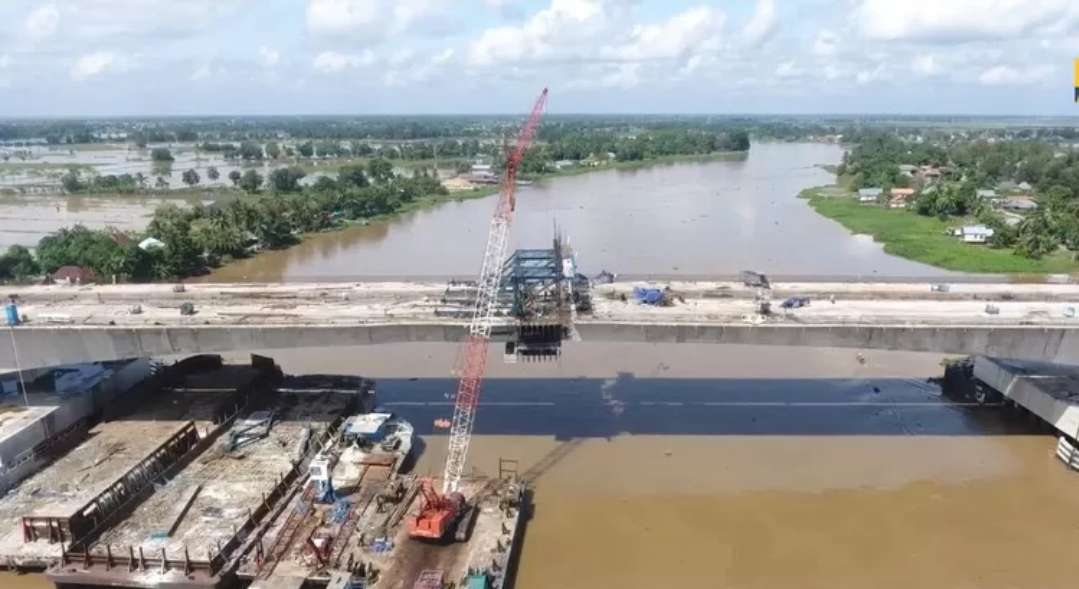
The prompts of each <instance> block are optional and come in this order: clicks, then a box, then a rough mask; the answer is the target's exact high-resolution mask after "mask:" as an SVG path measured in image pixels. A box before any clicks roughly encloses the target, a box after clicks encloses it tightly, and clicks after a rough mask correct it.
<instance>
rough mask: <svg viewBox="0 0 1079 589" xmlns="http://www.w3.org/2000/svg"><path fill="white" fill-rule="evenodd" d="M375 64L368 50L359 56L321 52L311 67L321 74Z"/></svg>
mask: <svg viewBox="0 0 1079 589" xmlns="http://www.w3.org/2000/svg"><path fill="white" fill-rule="evenodd" d="M374 62H375V54H374V53H372V52H371V51H370V50H367V51H363V52H361V53H359V54H348V53H338V52H336V51H323V52H322V53H319V54H318V55H316V56H315V59H314V61H313V62H312V63H311V65H312V66H313V67H314V68H315V70H316V71H318V72H321V73H323V74H333V73H337V72H341V71H343V70H345V69H347V68H356V67H362V66H365V65H371V64H372V63H374Z"/></svg>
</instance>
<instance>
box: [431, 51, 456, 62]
mask: <svg viewBox="0 0 1079 589" xmlns="http://www.w3.org/2000/svg"><path fill="white" fill-rule="evenodd" d="M454 54H455V51H454V50H453V49H444V50H442V51H440V52H438V53H436V54H435V56H434V57H432V58H431V63H432V64H433V65H445V64H446V63H449V61H450V60H451V59H453V56H454Z"/></svg>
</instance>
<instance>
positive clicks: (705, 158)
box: [522, 151, 749, 180]
mask: <svg viewBox="0 0 1079 589" xmlns="http://www.w3.org/2000/svg"><path fill="white" fill-rule="evenodd" d="M748 155H749V152H748V151H717V152H714V153H705V154H684V155H664V156H660V157H657V158H652V159H648V160H632V161H623V162H619V161H614V162H608V163H606V164H603V165H601V166H575V167H573V168H565V169H562V170H556V171H553V172H547V173H544V174H538V175H527V174H526V175H522V178H526V179H528V180H543V179H546V178H562V177H565V176H579V175H581V174H588V173H590V172H602V171H604V170H639V169H641V168H648V167H652V166H657V165H662V164H680V163H692V162H711V161H717V160H731V159H739V158H745V157H747V156H748Z"/></svg>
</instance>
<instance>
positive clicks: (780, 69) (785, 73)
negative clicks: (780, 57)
mask: <svg viewBox="0 0 1079 589" xmlns="http://www.w3.org/2000/svg"><path fill="white" fill-rule="evenodd" d="M803 73H804V71H803V70H802V68H800V67H798V64H796V63H794V62H793V61H784V62H783V63H781V64H779V65H778V66H776V77H778V78H782V79H789V78H797V77H798V76H801V75H802V74H803Z"/></svg>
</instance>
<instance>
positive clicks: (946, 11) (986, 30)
mask: <svg viewBox="0 0 1079 589" xmlns="http://www.w3.org/2000/svg"><path fill="white" fill-rule="evenodd" d="M854 16H855V21H856V22H857V24H858V25H859V27H860V29H861V31H862V34H863V35H864V36H866V37H867V38H870V39H878V40H926V41H956V40H971V39H994V38H1007V37H1018V36H1021V35H1027V34H1030V33H1032V32H1033V31H1036V30H1038V29H1042V28H1046V27H1049V26H1053V27H1057V28H1059V27H1061V26H1073V25H1074V24H1075V23H1076V19H1077V18H1079V11H1077V10H1076V8H1075V6H1074V2H1073V0H902V1H898V0H860V2H859V4H858V6H857V7H856V9H855V15H854ZM1062 23H1064V24H1063V25H1062Z"/></svg>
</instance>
